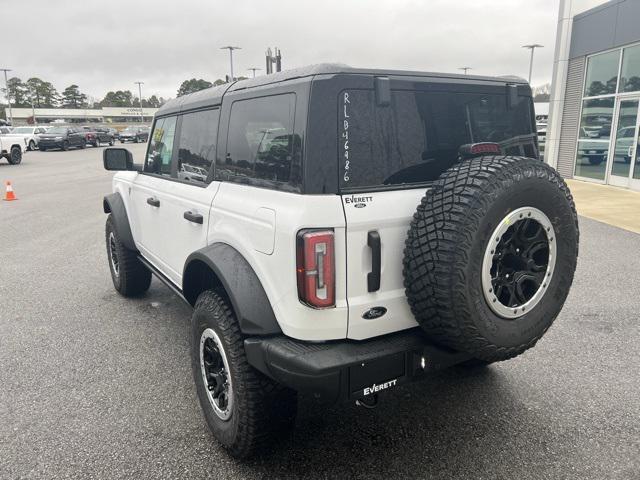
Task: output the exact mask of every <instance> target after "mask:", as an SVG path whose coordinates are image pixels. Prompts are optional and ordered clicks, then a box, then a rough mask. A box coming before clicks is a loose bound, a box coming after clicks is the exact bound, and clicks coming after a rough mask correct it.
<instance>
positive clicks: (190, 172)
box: [178, 109, 220, 185]
mask: <svg viewBox="0 0 640 480" xmlns="http://www.w3.org/2000/svg"><path fill="white" fill-rule="evenodd" d="M219 112H220V111H219V110H218V109H214V110H203V111H200V112H193V113H186V114H184V115H182V126H181V127H180V141H179V143H178V178H179V179H181V180H186V181H189V182H192V183H196V184H199V185H206V184H207V183H208V182H207V175H208V174H209V170H210V168H211V164H212V163H213V160H214V158H215V155H216V138H217V135H218V115H219Z"/></svg>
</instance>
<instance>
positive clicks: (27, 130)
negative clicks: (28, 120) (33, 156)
mask: <svg viewBox="0 0 640 480" xmlns="http://www.w3.org/2000/svg"><path fill="white" fill-rule="evenodd" d="M45 132H46V130H45V128H44V127H39V126H26V127H15V128H14V129H13V130H12V131H11V133H9V134H7V135H8V136H11V137H22V138H24V139H25V141H26V144H27V150H35V149H36V148H38V142H39V141H40V137H39V135H41V134H43V133H45Z"/></svg>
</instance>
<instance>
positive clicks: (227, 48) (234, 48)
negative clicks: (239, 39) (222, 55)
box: [220, 46, 241, 82]
mask: <svg viewBox="0 0 640 480" xmlns="http://www.w3.org/2000/svg"><path fill="white" fill-rule="evenodd" d="M220 50H229V63H230V65H231V81H232V82H233V51H234V50H241V47H232V46H227V47H220Z"/></svg>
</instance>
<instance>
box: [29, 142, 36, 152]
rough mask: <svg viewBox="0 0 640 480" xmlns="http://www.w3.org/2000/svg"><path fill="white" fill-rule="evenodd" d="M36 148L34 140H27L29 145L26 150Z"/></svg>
mask: <svg viewBox="0 0 640 480" xmlns="http://www.w3.org/2000/svg"><path fill="white" fill-rule="evenodd" d="M35 149H36V142H34V141H33V140H29V147H28V150H29V151H30V152H32V151H34V150H35Z"/></svg>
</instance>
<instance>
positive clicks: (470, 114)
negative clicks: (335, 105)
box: [338, 90, 537, 189]
mask: <svg viewBox="0 0 640 480" xmlns="http://www.w3.org/2000/svg"><path fill="white" fill-rule="evenodd" d="M345 94H346V95H347V99H348V102H346V103H345V98H344V96H345ZM507 101H508V100H507V96H506V95H499V94H479V93H478V94H475V93H474V94H472V93H426V92H413V91H393V92H392V95H391V104H390V105H389V106H377V105H376V103H375V94H374V92H373V91H371V90H354V91H349V92H343V93H342V94H341V95H340V98H339V102H340V109H339V111H340V132H339V135H340V136H341V142H340V143H339V145H340V147H339V148H340V150H339V152H338V154H339V155H340V159H341V172H340V181H341V184H342V187H343V188H347V189H348V188H361V187H384V186H391V185H403V184H412V183H422V182H429V181H433V180H436V179H437V178H438V177H439V176H440V174H441V173H442V172H443V171H444V170H446V169H447V168H449V167H450V166H452V165H453V164H454V163H455V162H456V161H458V151H459V148H460V147H461V146H462V145H465V144H468V143H479V142H494V143H498V144H499V145H500V147H501V150H502V152H503V153H505V154H512V155H524V156H529V157H536V156H537V152H536V144H535V141H536V140H535V137H536V133H535V131H534V130H533V123H532V116H531V115H532V114H531V102H530V100H529V99H525V98H521V99H520V101H519V103H518V104H517V105H516V106H513V107H509V106H508V105H507ZM345 105H346V109H345V108H343V107H344V106H345ZM345 115H346V116H345ZM345 140H346V141H345Z"/></svg>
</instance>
